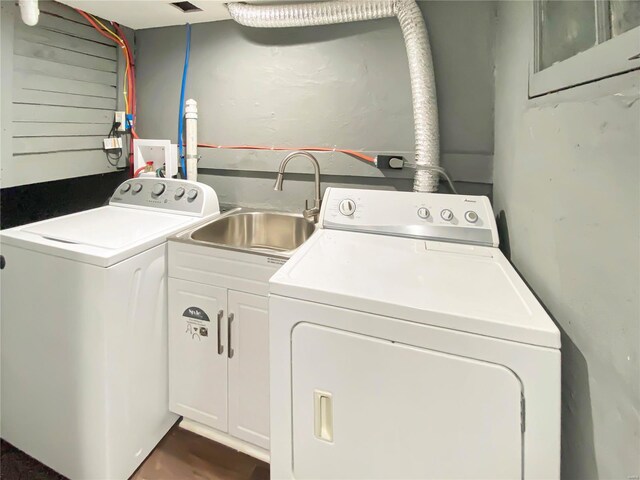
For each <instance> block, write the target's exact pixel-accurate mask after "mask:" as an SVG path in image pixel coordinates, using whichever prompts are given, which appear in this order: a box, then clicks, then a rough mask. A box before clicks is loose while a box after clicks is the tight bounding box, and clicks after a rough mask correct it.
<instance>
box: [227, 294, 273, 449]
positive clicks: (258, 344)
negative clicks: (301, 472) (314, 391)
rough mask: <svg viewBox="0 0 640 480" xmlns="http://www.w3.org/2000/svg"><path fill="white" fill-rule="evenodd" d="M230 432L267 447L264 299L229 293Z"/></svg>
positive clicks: (266, 371) (266, 304) (266, 346)
mask: <svg viewBox="0 0 640 480" xmlns="http://www.w3.org/2000/svg"><path fill="white" fill-rule="evenodd" d="M228 299H229V332H230V335H229V351H228V353H229V433H230V434H231V435H234V436H235V437H238V438H240V439H242V440H246V441H247V442H251V443H253V444H255V445H258V446H260V447H263V448H266V449H268V448H269V310H268V300H267V297H260V296H257V295H250V294H248V293H241V292H236V291H233V290H229V298H228Z"/></svg>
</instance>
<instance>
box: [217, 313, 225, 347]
mask: <svg viewBox="0 0 640 480" xmlns="http://www.w3.org/2000/svg"><path fill="white" fill-rule="evenodd" d="M222 317H224V310H218V325H217V327H216V328H217V329H218V355H222V352H224V347H223V346H222V338H220V325H222Z"/></svg>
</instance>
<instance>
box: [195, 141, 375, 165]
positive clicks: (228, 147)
mask: <svg viewBox="0 0 640 480" xmlns="http://www.w3.org/2000/svg"><path fill="white" fill-rule="evenodd" d="M198 147H201V148H219V149H221V150H274V151H286V150H307V151H309V152H339V153H344V154H346V155H350V156H352V157H356V158H359V159H360V160H364V161H365V162H370V163H375V161H376V160H375V158H373V157H371V156H369V155H365V154H364V153H361V152H356V151H355V150H345V149H342V148H326V147H261V146H254V145H214V144H210V143H199V144H198Z"/></svg>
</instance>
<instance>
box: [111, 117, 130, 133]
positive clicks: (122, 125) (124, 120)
mask: <svg viewBox="0 0 640 480" xmlns="http://www.w3.org/2000/svg"><path fill="white" fill-rule="evenodd" d="M113 121H114V122H115V123H120V125H119V126H118V130H117V131H118V132H126V130H127V128H126V127H127V116H126V115H125V113H124V112H115V117H114V120H113Z"/></svg>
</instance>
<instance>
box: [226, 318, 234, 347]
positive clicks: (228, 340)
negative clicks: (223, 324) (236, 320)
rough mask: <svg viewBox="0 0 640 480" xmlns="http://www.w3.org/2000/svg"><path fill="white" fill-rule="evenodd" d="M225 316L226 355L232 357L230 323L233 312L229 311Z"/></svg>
mask: <svg viewBox="0 0 640 480" xmlns="http://www.w3.org/2000/svg"><path fill="white" fill-rule="evenodd" d="M227 318H228V323H227V356H228V357H229V358H233V348H231V323H232V322H233V313H230V314H229V316H228V317H227Z"/></svg>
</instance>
